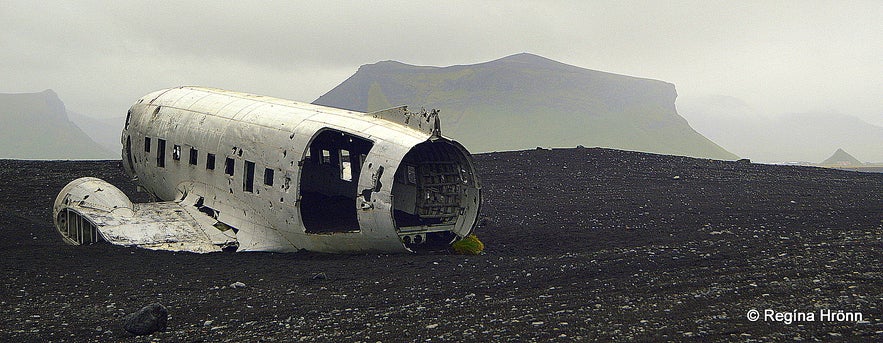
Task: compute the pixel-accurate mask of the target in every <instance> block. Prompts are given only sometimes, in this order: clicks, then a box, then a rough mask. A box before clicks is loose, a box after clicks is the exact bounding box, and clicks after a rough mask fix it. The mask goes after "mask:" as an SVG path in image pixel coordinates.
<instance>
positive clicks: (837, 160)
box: [821, 148, 862, 165]
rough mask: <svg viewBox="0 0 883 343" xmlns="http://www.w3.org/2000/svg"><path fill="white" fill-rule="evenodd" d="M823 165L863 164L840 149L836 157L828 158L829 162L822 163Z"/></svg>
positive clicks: (835, 154)
mask: <svg viewBox="0 0 883 343" xmlns="http://www.w3.org/2000/svg"><path fill="white" fill-rule="evenodd" d="M821 164H823V165H860V164H862V162H861V161H859V160H858V159H857V158H855V157H853V156H852V155H850V154H849V153H848V152H846V150H843V148H838V149H837V151H835V152H834V155H831V157H828V159H827V160H824V161H822V163H821Z"/></svg>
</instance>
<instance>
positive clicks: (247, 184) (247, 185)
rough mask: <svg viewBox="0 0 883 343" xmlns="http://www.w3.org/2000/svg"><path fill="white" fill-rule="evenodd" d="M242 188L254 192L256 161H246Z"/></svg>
mask: <svg viewBox="0 0 883 343" xmlns="http://www.w3.org/2000/svg"><path fill="white" fill-rule="evenodd" d="M242 190H243V191H246V192H254V162H251V161H245V176H243V177H242Z"/></svg>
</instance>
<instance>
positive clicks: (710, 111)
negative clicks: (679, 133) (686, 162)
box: [677, 96, 883, 163]
mask: <svg viewBox="0 0 883 343" xmlns="http://www.w3.org/2000/svg"><path fill="white" fill-rule="evenodd" d="M677 105H678V112H679V113H681V114H682V115H683V116H684V117H685V118H687V120H689V122H690V125H692V126H693V127H694V128H695V129H696V130H697V131H699V132H701V133H702V134H704V135H705V136H706V137H708V138H709V139H711V140H713V141H715V142H717V143H718V144H720V145H721V146H722V147H724V148H726V149H727V150H729V151H732V152H733V153H735V154H737V155H740V156H743V157H747V158H751V159H752V160H754V161H761V162H788V161H804V162H813V163H819V162H822V161H823V160H825V159H826V158H828V157H830V156H831V154H832V153H833V152H834V151H836V150H837V149H841V148H842V149H843V150H845V151H847V152H849V153H850V154H852V155H853V156H855V158H857V159H858V160H861V161H864V162H883V127H880V126H876V125H873V124H870V123H868V122H865V121H863V120H861V119H859V118H858V117H855V116H852V115H849V114H844V113H839V112H836V111H818V112H809V113H788V114H781V115H770V114H765V113H760V112H759V111H757V110H756V109H754V108H752V107H751V106H750V105H748V104H746V103H745V102H744V101H742V100H740V99H737V98H734V97H728V96H703V97H682V98H680V99H678V103H677Z"/></svg>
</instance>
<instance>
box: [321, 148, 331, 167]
mask: <svg viewBox="0 0 883 343" xmlns="http://www.w3.org/2000/svg"><path fill="white" fill-rule="evenodd" d="M319 163H321V164H331V151H330V150H322V161H320V162H319Z"/></svg>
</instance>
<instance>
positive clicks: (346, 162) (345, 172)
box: [339, 149, 353, 181]
mask: <svg viewBox="0 0 883 343" xmlns="http://www.w3.org/2000/svg"><path fill="white" fill-rule="evenodd" d="M339 157H340V179H341V180H344V181H352V180H353V168H352V163H350V151H349V150H345V149H341V150H340V156H339Z"/></svg>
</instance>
